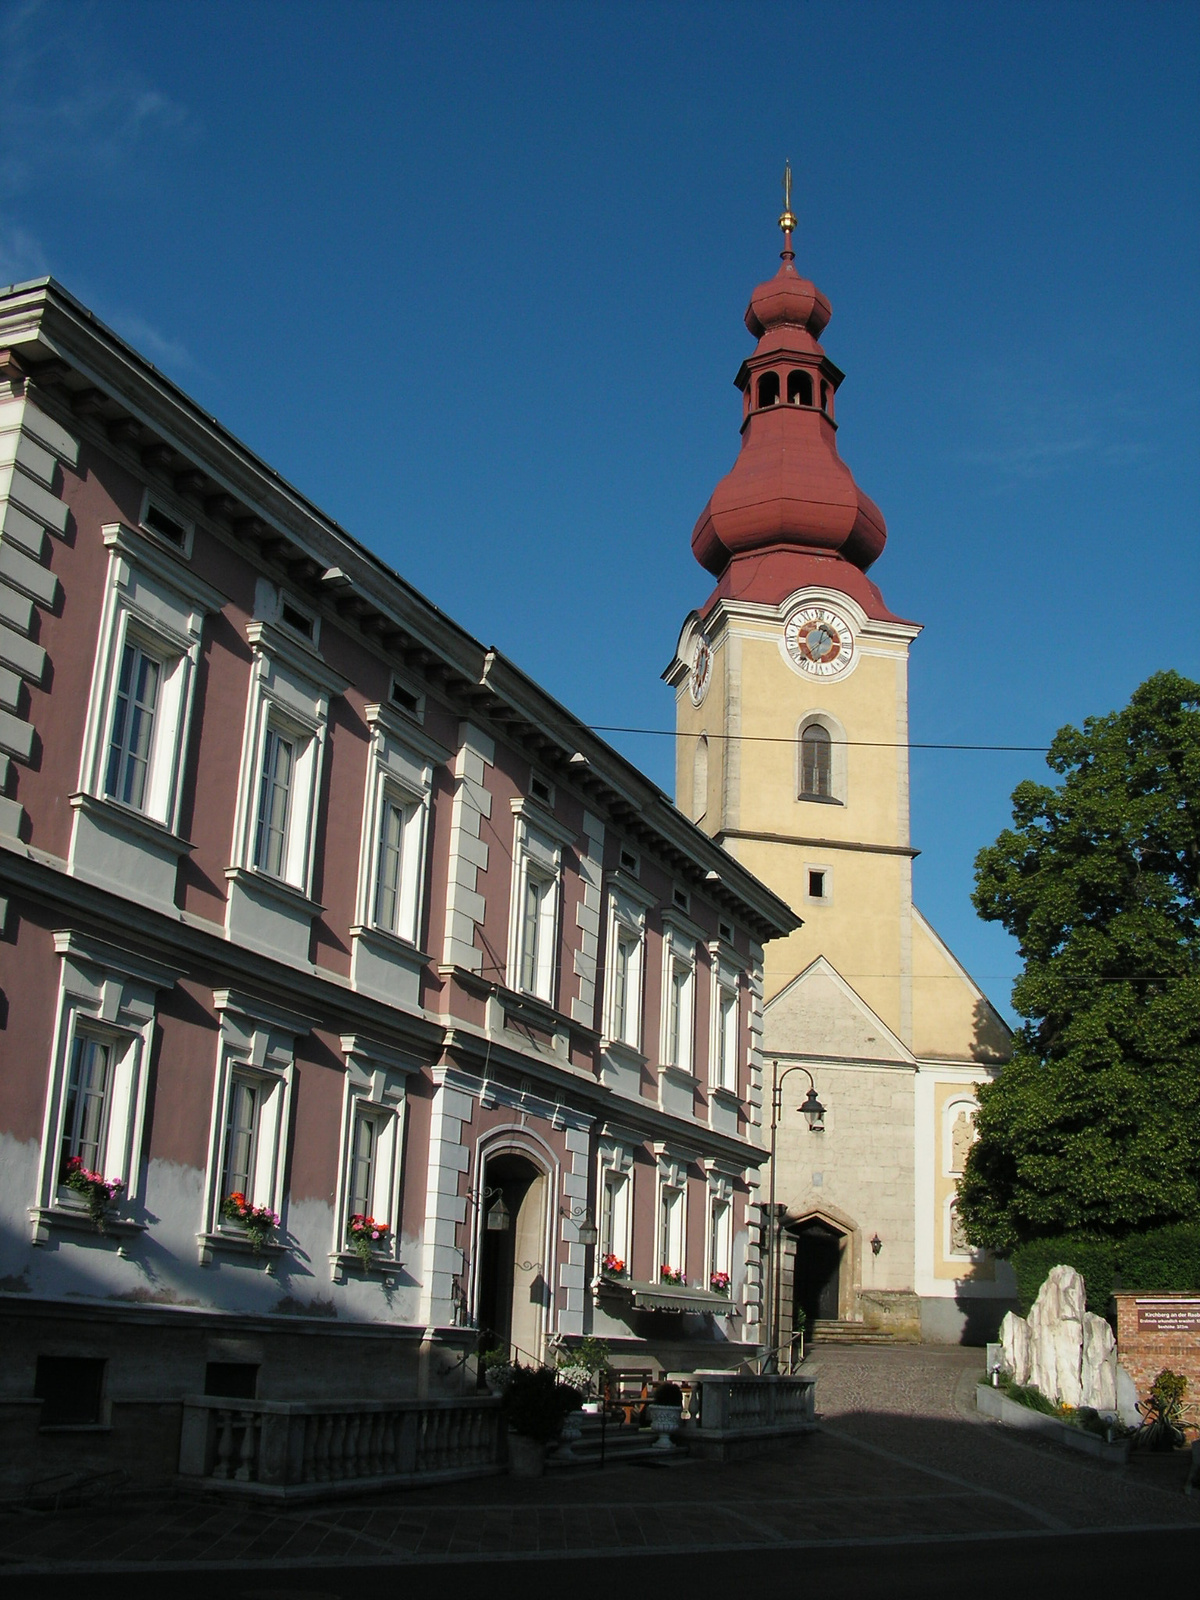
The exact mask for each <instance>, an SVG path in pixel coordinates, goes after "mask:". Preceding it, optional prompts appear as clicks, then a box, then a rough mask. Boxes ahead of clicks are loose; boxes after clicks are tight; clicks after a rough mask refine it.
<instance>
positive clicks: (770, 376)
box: [758, 372, 779, 409]
mask: <svg viewBox="0 0 1200 1600" xmlns="http://www.w3.org/2000/svg"><path fill="white" fill-rule="evenodd" d="M758 404H759V407H760V409H761V407H763V406H777V405H778V404H779V374H778V373H777V372H764V373H763V375H762V377H761V378H760V379H759V380H758Z"/></svg>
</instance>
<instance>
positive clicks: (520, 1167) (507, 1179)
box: [478, 1151, 550, 1365]
mask: <svg viewBox="0 0 1200 1600" xmlns="http://www.w3.org/2000/svg"><path fill="white" fill-rule="evenodd" d="M548 1193H549V1180H548V1178H547V1174H546V1173H545V1171H544V1170H543V1169H542V1168H541V1167H539V1166H537V1165H535V1163H534V1162H532V1161H530V1160H529V1158H528V1157H527V1156H523V1155H518V1154H516V1153H515V1152H514V1151H504V1152H503V1153H502V1154H497V1155H494V1156H490V1157H489V1158H488V1160H487V1162H486V1163H485V1165H484V1169H483V1184H482V1194H483V1197H484V1198H483V1205H482V1212H483V1217H482V1226H481V1231H480V1244H479V1263H480V1266H479V1300H478V1304H479V1311H478V1317H479V1326H480V1327H481V1328H483V1329H486V1330H488V1331H489V1332H490V1333H493V1334H495V1336H496V1342H497V1343H499V1344H507V1345H509V1346H510V1347H512V1349H513V1351H514V1352H515V1357H516V1359H517V1360H519V1361H522V1362H524V1363H525V1364H526V1365H528V1364H529V1363H530V1362H532V1361H541V1360H542V1358H543V1353H544V1352H543V1346H544V1342H545V1330H546V1313H547V1311H548V1309H549V1305H550V1286H549V1281H548V1278H549V1269H548V1267H547V1264H546V1203H547V1196H548Z"/></svg>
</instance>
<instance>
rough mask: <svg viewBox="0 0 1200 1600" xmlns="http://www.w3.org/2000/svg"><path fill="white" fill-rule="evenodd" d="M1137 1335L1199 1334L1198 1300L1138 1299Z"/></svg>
mask: <svg viewBox="0 0 1200 1600" xmlns="http://www.w3.org/2000/svg"><path fill="white" fill-rule="evenodd" d="M1135 1304H1136V1305H1137V1317H1138V1332H1139V1333H1200V1298H1197V1299H1195V1300H1150V1299H1142V1298H1141V1296H1139V1297H1138V1299H1137V1301H1136V1302H1135Z"/></svg>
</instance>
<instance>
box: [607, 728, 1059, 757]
mask: <svg viewBox="0 0 1200 1600" xmlns="http://www.w3.org/2000/svg"><path fill="white" fill-rule="evenodd" d="M589 726H590V728H591V730H592V732H593V733H641V734H647V735H651V736H653V737H655V738H660V739H700V738H704V739H714V740H715V739H724V740H726V741H727V742H730V743H732V742H733V741H740V742H741V743H743V744H795V743H796V739H795V736H794V735H791V736H789V735H788V734H782V733H712V732H709V730H708V729H707V728H701V729H698V730H696V731H695V732H689V731H687V730H686V729H681V728H627V727H622V726H620V725H619V724H616V723H604V722H593V723H590V724H589ZM830 743H831V744H840V745H855V746H857V747H859V748H864V749H868V750H981V751H993V750H994V751H1002V752H1012V753H1017V754H1024V755H1041V756H1044V755H1046V754H1047V753H1048V752H1049V749H1050V746H1049V745H1048V744H943V743H938V742H934V741H931V740H923V739H909V740H902V739H835V738H833V736H832V735H831V736H830Z"/></svg>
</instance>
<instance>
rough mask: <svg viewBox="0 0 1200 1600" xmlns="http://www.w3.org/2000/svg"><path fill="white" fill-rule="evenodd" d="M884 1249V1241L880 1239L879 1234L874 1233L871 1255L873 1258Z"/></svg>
mask: <svg viewBox="0 0 1200 1600" xmlns="http://www.w3.org/2000/svg"><path fill="white" fill-rule="evenodd" d="M882 1249H883V1240H882V1239H881V1238H880V1237H879V1235H878V1234H877V1233H873V1234H872V1235H871V1254H872V1255H873V1256H877V1255H878V1254H879V1252H880V1251H881V1250H882Z"/></svg>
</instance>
